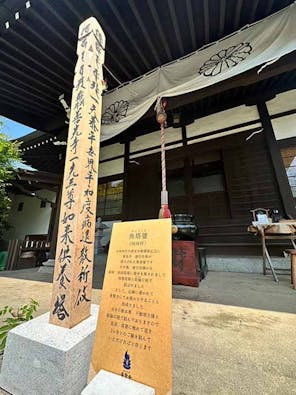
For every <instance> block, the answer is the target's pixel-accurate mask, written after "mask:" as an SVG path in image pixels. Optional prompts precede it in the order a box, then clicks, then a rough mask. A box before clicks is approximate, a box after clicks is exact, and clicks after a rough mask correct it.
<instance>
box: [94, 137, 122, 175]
mask: <svg viewBox="0 0 296 395" xmlns="http://www.w3.org/2000/svg"><path fill="white" fill-rule="evenodd" d="M120 155H124V144H120V143H117V144H111V145H107V146H106V147H102V148H101V149H100V161H104V160H106V159H111V158H115V157H117V156H120ZM123 171H124V158H123V157H122V158H117V159H114V160H110V161H107V162H103V163H100V164H99V178H102V177H108V176H113V175H115V174H121V173H123Z"/></svg>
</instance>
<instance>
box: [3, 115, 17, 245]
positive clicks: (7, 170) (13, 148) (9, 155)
mask: <svg viewBox="0 0 296 395" xmlns="http://www.w3.org/2000/svg"><path fill="white" fill-rule="evenodd" d="M1 128H2V122H1V121H0V130H1ZM17 160H20V153H19V149H18V144H17V143H15V142H11V141H9V140H8V136H6V135H5V134H4V133H2V132H1V131H0V239H1V238H2V235H3V232H4V231H5V230H6V229H8V227H9V225H8V222H7V217H8V214H9V210H10V208H11V200H10V198H9V196H8V194H7V187H8V186H9V180H11V179H12V178H13V177H14V171H13V164H14V163H15V161H17Z"/></svg>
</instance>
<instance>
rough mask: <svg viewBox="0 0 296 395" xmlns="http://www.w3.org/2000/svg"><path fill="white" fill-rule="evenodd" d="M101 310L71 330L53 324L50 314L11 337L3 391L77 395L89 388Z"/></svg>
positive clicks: (2, 377)
mask: <svg viewBox="0 0 296 395" xmlns="http://www.w3.org/2000/svg"><path fill="white" fill-rule="evenodd" d="M98 311H99V306H98V305H92V306H91V315H90V317H89V318H87V319H86V320H84V321H82V322H81V323H80V324H78V325H76V326H74V327H73V328H71V329H67V328H63V327H60V326H57V325H53V324H50V323H49V322H48V320H49V313H45V314H43V315H41V316H39V317H37V318H34V319H33V320H31V321H28V322H26V323H24V324H22V325H20V326H18V327H16V328H14V329H13V330H11V331H10V332H9V334H8V338H7V344H6V348H5V352H4V357H3V364H2V369H1V373H0V387H1V388H3V389H4V390H6V391H8V392H9V393H11V394H13V395H29V394H30V395H62V394H63V395H78V394H80V393H81V391H82V389H83V388H84V387H85V386H86V384H87V377H88V371H89V366H90V357H91V352H92V347H93V340H94V333H95V329H96V322H97V317H98Z"/></svg>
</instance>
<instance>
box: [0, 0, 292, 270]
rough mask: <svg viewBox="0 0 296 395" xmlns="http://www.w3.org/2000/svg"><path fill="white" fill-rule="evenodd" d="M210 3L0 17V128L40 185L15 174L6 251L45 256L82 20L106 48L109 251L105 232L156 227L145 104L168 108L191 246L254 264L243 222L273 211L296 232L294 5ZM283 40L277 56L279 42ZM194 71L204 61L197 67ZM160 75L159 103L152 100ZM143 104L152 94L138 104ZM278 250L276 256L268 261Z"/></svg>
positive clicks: (101, 190) (176, 192)
mask: <svg viewBox="0 0 296 395" xmlns="http://www.w3.org/2000/svg"><path fill="white" fill-rule="evenodd" d="M4 3H5V2H4ZM6 3H8V2H6ZM35 3H36V4H35ZM218 3H219V7H218V8H217V7H216V2H215V1H211V0H204V1H193V0H188V1H186V2H184V4H183V2H179V1H177V0H171V1H169V2H168V3H162V2H158V1H156V0H152V1H148V2H144V1H140V2H134V1H128V2H113V1H110V2H109V1H108V2H99V3H98V2H94V1H92V0H86V1H85V2H80V1H72V2H70V1H68V0H59V1H52V2H47V1H40V2H33V1H32V2H29V1H27V2H25V1H21V0H14V1H10V2H9V8H3V6H2V4H0V7H1V8H0V9H1V26H2V30H3V34H2V35H1V46H0V51H1V58H2V60H1V71H0V78H1V86H0V103H1V111H2V115H4V116H7V117H9V118H12V119H14V120H16V121H18V122H22V123H24V124H27V125H29V126H31V127H34V128H35V129H36V131H35V132H33V133H31V134H30V135H28V136H25V137H24V138H23V139H22V143H21V146H20V147H21V150H22V154H23V159H24V161H25V162H26V163H27V164H29V165H30V166H32V167H33V168H34V169H36V171H35V172H33V171H20V172H19V175H18V180H16V181H15V182H14V185H13V189H12V193H13V208H12V212H11V219H10V221H11V224H12V225H13V226H14V228H13V229H11V230H10V231H9V234H8V235H7V237H8V238H12V239H13V238H14V239H18V238H24V237H25V236H26V235H29V234H33V235H34V234H46V235H47V239H48V240H49V241H50V242H51V245H52V247H51V248H52V250H54V246H55V241H56V232H57V221H58V213H59V205H60V194H61V186H62V175H63V170H64V160H65V152H66V144H67V132H68V118H67V111H65V110H67V108H68V107H69V104H70V100H71V89H72V80H73V68H74V64H75V60H76V54H75V45H76V36H77V29H78V26H79V23H81V22H82V21H83V20H84V19H86V18H87V17H89V16H95V17H96V18H97V19H98V21H99V22H100V24H101V25H102V28H103V29H104V31H105V34H106V65H105V66H106V67H105V74H106V80H107V84H108V89H107V91H106V92H105V94H104V98H105V97H106V101H107V100H109V101H110V100H111V97H114V98H115V99H114V98H112V100H113V101H112V100H111V101H110V103H112V104H108V105H106V107H105V108H104V104H103V118H102V119H103V122H102V124H103V128H104V127H105V129H103V138H102V143H101V147H100V165H99V186H98V204H97V216H98V217H100V218H101V219H102V221H103V222H104V223H105V224H106V226H108V230H107V232H106V240H105V244H107V243H108V235H109V236H110V232H111V228H112V223H113V222H114V221H129V220H138V219H150V218H157V216H158V210H159V206H160V190H161V167H160V132H159V125H158V123H157V122H156V119H155V112H154V104H155V100H154V96H153V95H155V97H156V98H157V96H162V97H166V99H167V102H168V105H167V114H168V121H167V128H166V159H167V188H168V192H169V206H170V209H171V211H172V213H173V214H176V213H189V214H192V215H194V216H195V219H196V222H197V224H198V226H199V236H198V244H199V246H202V247H205V248H206V251H207V255H208V256H218V255H219V256H221V255H222V256H223V255H228V256H230V255H233V256H238V255H239V256H242V257H243V256H250V255H253V256H260V254H261V250H260V242H259V241H258V239H256V238H255V237H254V236H253V235H251V234H249V233H248V232H247V228H248V225H249V224H250V223H251V222H252V214H251V212H250V210H253V209H256V208H266V209H275V210H278V211H279V213H280V215H281V216H282V217H283V218H296V209H295V198H296V137H295V130H296V73H295V66H296V54H295V49H296V44H295V37H294V44H293V42H291V44H289V40H288V39H289V34H291V31H290V30H289V23H290V24H292V23H293V20H294V23H295V22H296V5H293V1H292V0H278V1H274V0H268V1H266V2H258V1H256V0H240V1H236V0H229V1H227V2H226V1H222V0H221V1H219V2H218ZM263 3H264V4H263ZM166 4H168V6H166ZM16 12H19V18H16ZM47 15H50V21H51V22H50V23H49V19H48V18H47ZM293 18H294V19H293ZM284 22H285V23H286V22H287V23H286V24H285V26H287V31H285V30H284V28H283V23H284ZM288 22H289V23H288ZM279 28H280V29H282V30H281V31H283V37H282V39H284V40H285V41H286V42H287V45H286V46H285V48H283V46H282V45H280V41H279V40H280V39H281V38H280V37H279V35H277V36H275V35H274V33H275V32H277V29H279ZM242 35H245V37H246V38H244V39H243V38H242ZM285 35H286V36H285ZM285 37H286V38H285ZM227 40H232V41H233V42H234V43H235V45H230V44H228V41H227ZM247 40H248V41H247ZM260 40H262V42H261V41H260ZM232 41H231V42H232ZM288 44H289V45H288ZM293 45H294V47H293ZM256 51H257V52H256ZM257 53H258V54H257ZM269 53H270V54H269ZM264 56H265V57H264ZM251 58H252V60H251ZM199 59H207V60H206V61H202V62H201V64H200V65H199V64H197V63H198V61H199ZM190 61H191V65H190V67H189V66H188V70H189V71H190V73H191V72H192V73H193V71H194V70H195V71H194V73H195V74H196V75H198V77H196V76H195V74H194V73H193V74H192V75H193V77H192V79H191V80H190V78H191V77H190V78H189V77H188V79H186V78H187V77H186V75H185V74H186V72H187V68H186V67H187V65H188V64H189V62H190ZM182 62H183V63H182ZM186 62H187V63H186ZM248 62H249V63H248ZM182 64H184V65H185V66H186V67H185V66H184V68H183V69H182ZM178 66H180V67H178ZM174 70H176V72H175V71H174ZM182 70H183V71H182ZM192 70H193V71H192ZM189 71H188V73H189ZM157 72H159V78H160V81H161V78H163V81H164V82H163V86H164V88H163V90H162V91H161V92H162V93H163V94H159V92H156V93H155V94H154V93H153V94H152V93H150V91H149V89H150V87H151V91H152V88H153V84H154V80H153V78H154V77H153V75H154V74H153V73H157ZM170 73H171V74H170ZM183 73H184V75H183ZM155 75H156V74H155ZM188 75H189V74H188ZM185 77H186V78H185ZM157 78H158V77H157ZM201 78H205V79H206V80H207V82H206V83H203V82H202V81H201ZM211 78H214V79H213V80H211ZM128 81H131V82H130V83H127V82H128ZM172 81H173V82H172ZM200 81H201V82H200ZM141 83H142V86H141ZM170 84H172V85H170ZM173 84H175V85H174V86H173ZM191 84H192V86H193V85H194V86H195V84H196V88H193V87H190V85H191ZM175 86H176V87H175ZM185 86H186V88H185ZM147 87H148V88H149V89H148V88H147ZM182 87H183V88H182ZM174 89H175V90H176V94H174ZM182 89H183V90H182ZM141 90H143V92H146V90H147V96H146V97H147V100H146V101H145V98H143V100H142V97H141ZM121 92H125V93H121ZM126 92H127V93H126ZM166 93H167V95H166ZM123 94H128V95H129V99H126V100H123V99H122V95H123ZM112 95H113V96H112ZM143 95H144V94H143ZM109 97H110V99H108V98H109ZM148 98H149V100H148ZM141 100H142V102H141V103H140V101H141ZM103 103H104V99H103ZM108 103H109V102H108ZM137 106H139V108H140V107H141V106H142V107H141V109H138V107H137ZM129 109H130V110H131V113H132V115H130V117H131V118H129ZM124 122H126V125H125V126H120V124H121V123H124ZM284 243H286V242H284V241H283V242H280V243H279V242H277V243H275V247H274V249H273V250H272V251H273V253H275V254H276V253H279V251H280V250H279V248H278V247H281V249H282V245H283V244H284ZM237 269H238V270H239V265H238V267H237Z"/></svg>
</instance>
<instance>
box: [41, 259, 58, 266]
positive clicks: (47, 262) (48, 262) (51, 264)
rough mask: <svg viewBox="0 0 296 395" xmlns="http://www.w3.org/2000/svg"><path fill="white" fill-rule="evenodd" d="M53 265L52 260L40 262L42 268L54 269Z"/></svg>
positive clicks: (53, 261)
mask: <svg viewBox="0 0 296 395" xmlns="http://www.w3.org/2000/svg"><path fill="white" fill-rule="evenodd" d="M54 263H55V260H54V259H47V261H44V262H42V266H47V267H54ZM42 266H41V267H42Z"/></svg>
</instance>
